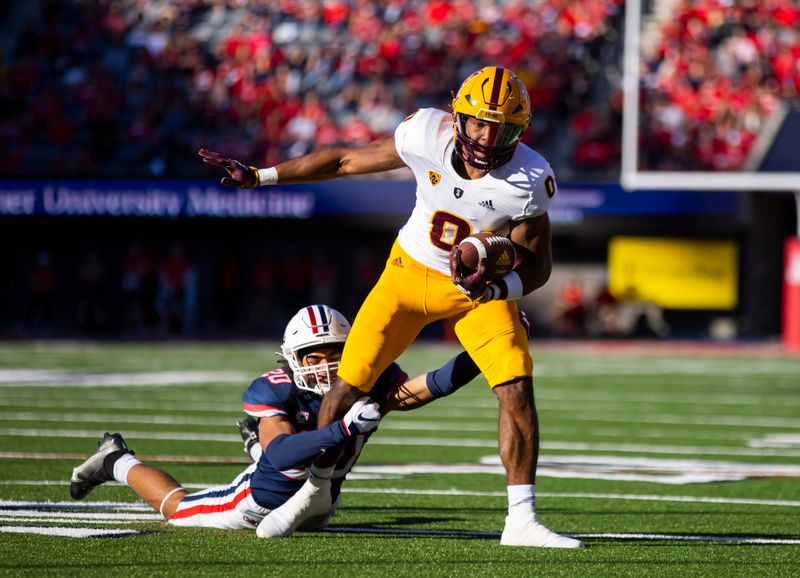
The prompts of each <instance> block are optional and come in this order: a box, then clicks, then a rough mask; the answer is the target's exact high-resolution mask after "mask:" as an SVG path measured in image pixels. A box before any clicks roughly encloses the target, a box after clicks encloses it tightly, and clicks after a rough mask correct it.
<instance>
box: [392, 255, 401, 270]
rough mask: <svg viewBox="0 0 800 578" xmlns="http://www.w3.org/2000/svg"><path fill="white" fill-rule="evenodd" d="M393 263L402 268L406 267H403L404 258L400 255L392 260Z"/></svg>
mask: <svg viewBox="0 0 800 578" xmlns="http://www.w3.org/2000/svg"><path fill="white" fill-rule="evenodd" d="M392 265H394V266H395V267H400V268H401V269H404V267H403V259H401V258H400V257H396V258H395V259H394V260H393V261H392Z"/></svg>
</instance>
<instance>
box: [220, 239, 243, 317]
mask: <svg viewBox="0 0 800 578" xmlns="http://www.w3.org/2000/svg"><path fill="white" fill-rule="evenodd" d="M242 290H243V287H242V259H241V256H239V255H238V254H235V253H227V254H225V255H224V256H223V257H222V259H221V260H220V263H219V265H218V267H217V276H216V295H215V297H216V299H215V302H216V305H215V309H216V314H217V315H218V318H219V320H220V327H221V329H222V330H223V331H226V332H230V331H233V330H234V329H235V328H236V325H237V321H238V317H239V310H240V305H241V301H242Z"/></svg>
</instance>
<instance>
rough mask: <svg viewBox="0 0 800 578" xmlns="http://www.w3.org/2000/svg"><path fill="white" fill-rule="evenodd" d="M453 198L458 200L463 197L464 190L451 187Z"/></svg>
mask: <svg viewBox="0 0 800 578" xmlns="http://www.w3.org/2000/svg"><path fill="white" fill-rule="evenodd" d="M453 196H454V197H455V198H457V199H460V198H461V197H463V196H464V189H459V188H458V187H453Z"/></svg>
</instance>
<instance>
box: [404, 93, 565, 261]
mask: <svg viewBox="0 0 800 578" xmlns="http://www.w3.org/2000/svg"><path fill="white" fill-rule="evenodd" d="M394 140H395V147H396V148H397V153H398V154H399V155H400V157H401V158H402V159H403V162H405V163H406V165H408V166H409V168H410V169H411V170H412V172H413V173H414V177H415V178H416V180H417V201H416V205H415V206H414V210H413V212H412V213H411V217H409V219H408V222H407V223H406V224H405V225H403V228H402V229H401V230H400V233H399V235H398V241H399V243H400V246H401V247H402V248H403V250H405V251H406V252H407V253H408V254H409V255H411V256H412V257H414V259H416V260H417V261H419V262H420V263H422V264H423V265H425V266H426V267H430V268H432V269H435V270H437V271H440V272H441V273H444V274H445V275H448V276H449V275H450V266H449V264H448V258H449V254H450V249H451V248H452V247H453V245H454V244H457V243H458V242H459V241H460V240H461V239H463V238H464V237H467V236H469V235H471V234H472V233H479V232H482V231H491V232H494V233H498V234H501V235H507V234H508V232H509V230H510V222H511V221H521V220H523V219H529V218H531V217H536V216H538V215H542V214H544V213H546V212H547V208H548V207H549V206H550V202H551V200H552V199H553V197H554V196H555V194H556V191H557V188H556V182H555V178H554V176H553V170H552V169H551V168H550V164H549V163H548V162H547V161H546V160H545V159H544V157H542V155H540V154H539V153H537V152H536V151H534V150H533V149H531V148H530V147H528V146H526V145H524V144H520V145H518V146H517V149H516V151H515V152H514V156H513V157H512V158H511V160H510V161H509V162H508V163H506V164H504V165H503V166H501V167H499V168H497V169H495V170H493V171H490V172H489V173H487V174H486V175H485V176H483V177H481V178H480V179H475V180H470V179H465V178H462V177H461V176H459V174H458V173H457V172H456V169H455V168H454V167H453V162H452V156H453V154H454V152H455V144H454V142H453V141H454V139H453V117H452V115H450V114H449V113H447V112H444V111H442V110H438V109H435V108H423V109H420V110H418V111H417V112H415V113H414V114H413V115H411V116H409V117H408V118H407V119H406V120H404V121H403V122H402V123H400V126H398V127H397V130H396V131H395V134H394Z"/></svg>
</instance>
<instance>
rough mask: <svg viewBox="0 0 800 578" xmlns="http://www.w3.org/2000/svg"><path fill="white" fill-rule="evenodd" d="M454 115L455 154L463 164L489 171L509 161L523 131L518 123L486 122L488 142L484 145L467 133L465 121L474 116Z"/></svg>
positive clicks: (522, 127)
mask: <svg viewBox="0 0 800 578" xmlns="http://www.w3.org/2000/svg"><path fill="white" fill-rule="evenodd" d="M455 117H456V118H455V131H456V154H458V156H459V158H460V159H461V160H462V161H464V163H465V164H468V165H469V166H471V167H474V168H476V169H480V170H482V171H491V170H492V169H496V168H497V167H500V166H502V165H504V164H506V163H507V162H508V161H510V160H511V157H513V156H514V151H515V150H516V149H517V144H518V143H519V139H520V137H522V133H523V132H524V131H525V127H524V126H522V125H518V124H508V123H498V122H488V124H489V127H490V128H489V139H488V141H489V142H488V143H487V144H485V145H484V144H481V143H479V142H478V141H476V140H474V139H471V138H470V137H469V136H468V133H467V122H468V121H469V119H470V118H475V117H471V116H469V115H467V114H463V113H456V115H455ZM476 153H479V154H480V156H479V155H478V154H476Z"/></svg>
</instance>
